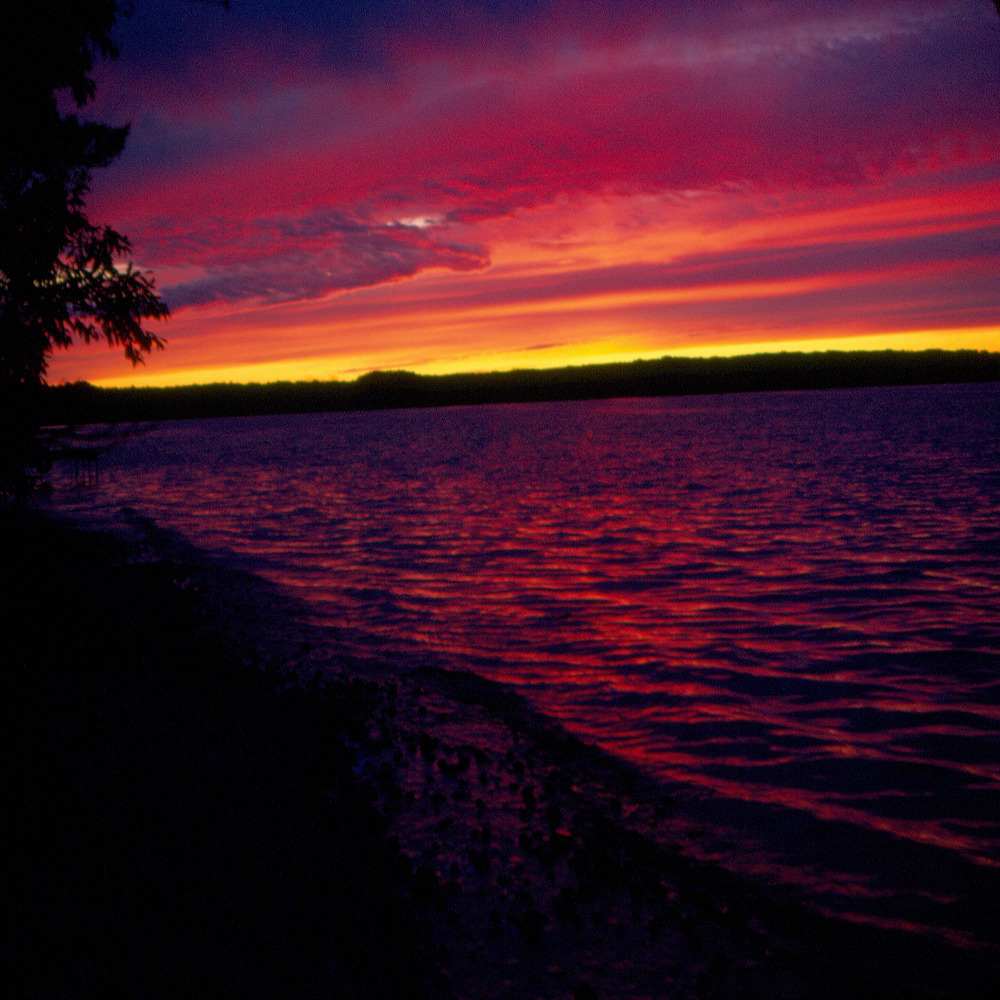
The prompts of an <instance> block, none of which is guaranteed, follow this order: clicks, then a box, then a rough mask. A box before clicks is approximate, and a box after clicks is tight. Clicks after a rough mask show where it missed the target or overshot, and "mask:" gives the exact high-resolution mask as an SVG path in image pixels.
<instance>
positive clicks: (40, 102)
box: [0, 0, 169, 494]
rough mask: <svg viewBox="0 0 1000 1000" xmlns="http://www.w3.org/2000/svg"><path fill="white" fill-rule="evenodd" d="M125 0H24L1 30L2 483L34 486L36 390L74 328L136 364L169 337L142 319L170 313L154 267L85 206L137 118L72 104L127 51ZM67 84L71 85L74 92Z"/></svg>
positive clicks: (89, 94)
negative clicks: (134, 259) (117, 34)
mask: <svg viewBox="0 0 1000 1000" xmlns="http://www.w3.org/2000/svg"><path fill="white" fill-rule="evenodd" d="M128 13H129V9H128V8H127V7H125V6H124V5H123V4H121V3H119V2H118V0H29V2H25V0H15V3H14V4H13V7H12V9H11V8H8V11H7V13H6V14H5V23H4V26H3V31H2V33H0V39H2V40H0V88H2V89H0V381H2V383H3V385H2V387H0V388H2V392H3V397H4V401H3V408H4V411H5V412H4V430H3V439H4V441H3V470H2V477H3V479H2V484H0V486H2V490H3V492H4V493H7V494H10V493H13V492H19V491H20V490H22V489H23V488H24V485H25V482H26V478H25V473H26V470H27V469H28V468H29V467H30V466H31V464H32V461H33V444H32V441H33V430H34V400H35V398H36V396H37V389H38V387H39V386H40V385H41V383H42V381H43V380H44V376H45V372H46V368H47V365H48V358H49V356H50V355H51V353H52V351H53V350H54V349H55V348H56V347H68V346H69V345H70V344H71V343H72V342H73V340H74V338H77V339H80V340H83V341H84V342H90V341H93V340H100V339H104V340H106V341H107V343H108V345H109V346H120V347H123V348H124V350H125V356H126V357H127V358H129V360H130V361H132V363H133V364H137V363H138V362H140V361H141V360H142V357H143V355H144V354H145V353H148V352H149V351H151V350H152V349H153V348H154V347H156V348H160V347H162V346H163V343H164V342H163V340H162V339H161V338H159V337H158V336H156V334H154V333H152V332H150V331H149V330H147V329H145V328H144V327H143V321H144V320H148V319H163V318H165V317H166V316H167V315H168V314H169V310H168V308H167V306H166V304H165V303H164V302H163V301H162V300H161V299H160V298H159V297H158V296H157V294H156V291H155V288H154V283H153V279H152V277H151V276H149V275H147V274H143V273H141V272H139V271H137V270H135V269H134V268H133V266H132V264H131V262H130V261H128V262H126V263H122V262H121V259H122V258H127V255H128V254H129V252H130V250H131V246H130V244H129V241H128V239H127V238H126V237H125V236H123V235H122V234H121V233H118V232H115V230H113V229H111V228H110V227H108V226H99V225H94V224H92V223H91V222H90V220H89V219H88V218H87V216H86V214H85V211H84V207H85V205H84V202H85V198H86V195H87V193H88V191H89V189H90V180H91V173H92V171H94V170H95V169H98V168H100V167H105V166H107V165H108V164H110V163H111V162H112V161H113V160H114V159H115V158H116V157H117V156H119V155H120V154H121V152H122V149H123V148H124V145H125V140H126V137H127V136H128V126H125V127H122V128H114V127H111V126H109V125H104V124H99V123H95V122H85V121H80V120H79V119H78V118H77V117H76V115H75V114H63V113H62V112H61V110H60V106H59V104H60V99H61V98H62V99H63V100H66V99H67V97H68V98H69V99H71V100H72V102H73V103H74V104H75V105H76V107H77V108H82V107H84V106H85V105H86V104H87V102H88V101H90V100H91V99H92V98H93V97H94V93H95V84H94V81H93V79H92V77H91V76H90V73H91V71H92V69H93V66H94V62H95V60H96V59H99V58H110V59H113V58H115V57H116V56H117V55H118V52H117V50H116V48H115V45H114V43H113V42H112V40H111V37H110V32H111V29H112V27H113V25H114V23H115V20H116V18H117V17H118V16H120V15H123V14H125V15H127V14H128ZM63 95H66V96H65V97H64V96H63Z"/></svg>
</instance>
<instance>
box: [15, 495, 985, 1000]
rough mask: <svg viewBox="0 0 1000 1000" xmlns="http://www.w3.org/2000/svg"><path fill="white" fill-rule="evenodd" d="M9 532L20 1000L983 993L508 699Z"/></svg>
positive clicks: (973, 963)
mask: <svg viewBox="0 0 1000 1000" xmlns="http://www.w3.org/2000/svg"><path fill="white" fill-rule="evenodd" d="M3 537H4V561H5V575H6V577H7V579H8V580H9V581H11V582H12V583H13V588H12V594H11V597H10V598H9V599H8V601H7V604H6V607H5V628H4V634H3V640H2V641H3V662H4V663H5V664H6V672H7V685H8V696H7V698H6V699H4V706H5V709H4V710H5V720H4V735H5V739H6V740H7V743H8V745H7V750H6V753H5V761H6V765H7V769H8V772H9V774H8V780H7V782H6V787H7V789H8V791H7V807H8V808H7V815H8V816H9V817H10V818H9V821H8V826H9V827H10V828H11V830H12V831H13V835H14V836H13V840H14V847H13V849H10V850H8V854H7V860H6V872H5V882H6V884H7V887H8V889H7V893H6V895H7V898H8V901H9V902H8V907H9V909H10V911H11V917H12V921H11V926H12V928H13V932H12V933H11V934H9V935H8V936H7V937H6V938H5V940H4V944H3V952H4V962H5V965H6V966H7V969H8V970H9V972H8V979H9V980H10V981H12V982H13V983H14V984H15V985H16V993H17V995H23V996H67V997H76V996H81V997H83V996H98V995H101V996H111V995H115V996H124V997H161V996H162V997H168V996H169V997H174V996H182V995H187V996H191V995H212V996H220V997H221V996H239V997H243V996H246V997H257V996H259V997H313V996H317V997H318V996H324V997H390V996H392V997H462V998H497V1000H501V998H504V1000H505V998H512V1000H513V998H529V997H531V998H534V997H539V998H541V997H544V998H557V1000H561V998H565V1000H569V998H574V1000H591V998H594V997H599V998H601V1000H605V998H613V997H618V998H626V997H628V998H640V997H649V998H654V997H670V998H678V1000H681V998H701V997H725V998H735V997H769V998H770V997H787V998H796V997H810V998H811V997H829V998H848V997H859V996H867V995H871V994H876V993H877V994H878V995H880V996H882V997H899V998H904V997H946V996H955V997H958V996H962V997H975V996H977V995H978V996H987V995H989V987H990V984H991V968H990V966H991V964H993V963H992V960H987V958H984V957H983V956H973V955H969V956H961V955H956V953H954V952H952V951H948V950H947V949H944V948H943V947H942V948H937V947H936V946H931V945H928V944H927V943H926V942H922V941H916V940H912V941H911V940H909V939H908V938H907V937H906V935H894V934H890V933H888V932H879V931H874V930H871V929H866V928H858V927H852V926H846V925H843V924H840V923H837V922H835V921H832V920H826V919H824V918H822V917H820V916H818V915H816V914H811V913H808V912H805V911H803V910H801V909H799V908H797V907H796V906H795V905H794V904H793V903H792V902H790V901H787V900H782V899H779V898H775V895H774V893H766V892H764V891H762V890H761V889H759V888H758V887H755V886H754V885H752V884H749V883H747V882H746V881H743V880H740V879H737V878H736V877H734V876H731V875H729V874H727V873H725V872H723V871H719V870H715V869H710V868H707V867H705V866H702V865H698V864H696V863H695V862H693V861H691V860H689V859H688V858H686V857H685V854H684V844H683V839H682V834H681V832H680V830H679V828H676V827H675V826H674V825H673V820H672V815H671V803H670V801H669V799H668V798H667V797H666V796H665V794H664V793H663V791H662V790H661V789H659V788H657V787H656V786H655V785H654V784H653V783H652V782H650V781H647V780H646V779H644V777H643V776H642V775H641V774H639V773H637V772H634V771H631V770H629V769H627V768H625V767H624V766H622V765H621V764H619V763H617V762H615V761H613V760H611V759H610V758H608V757H607V756H606V755H604V754H602V753H600V752H599V751H597V750H595V749H593V748H590V747H586V746H584V745H582V744H581V743H579V742H578V741H576V740H575V739H573V738H571V737H570V736H568V735H567V734H566V733H564V732H563V731H562V730H561V729H560V728H559V727H558V726H557V725H555V724H554V723H552V722H551V721H550V720H547V719H545V718H543V717H541V716H538V715H537V714H535V713H533V712H532V711H531V710H530V708H529V707H528V706H527V705H526V704H525V703H524V702H523V701H522V699H520V698H519V697H518V696H517V695H515V694H514V693H512V692H510V691H508V690H506V689H503V688H501V687H498V686H496V685H493V684H489V683H488V682H485V681H482V680H480V679H478V678H475V677H473V676H471V675H465V674H453V673H447V672H444V671H440V670H433V669H426V668H424V669H419V668H418V669H407V668H405V667H404V666H403V665H398V664H396V665H384V668H383V669H381V670H379V671H375V670H373V669H372V668H371V666H370V665H366V666H365V667H364V669H362V667H361V665H359V664H352V663H349V662H346V661H341V660H338V659H337V658H336V655H335V654H331V653H330V652H329V651H328V650H326V649H319V648H317V645H316V643H315V640H314V638H313V637H311V636H310V635H309V634H308V631H307V630H305V629H303V630H302V632H301V635H300V637H299V638H298V640H297V641H296V642H295V643H294V646H292V647H289V644H288V643H289V640H288V638H287V636H288V630H287V629H283V630H279V632H280V635H281V636H282V638H281V640H280V641H278V640H276V639H275V635H276V634H277V633H276V631H275V629H274V628H273V627H272V626H273V621H274V617H275V616H280V615H281V614H283V613H284V611H283V609H282V607H281V596H280V595H277V594H274V593H273V592H271V591H270V590H269V589H268V588H267V586H266V585H264V584H262V582H261V581H256V580H254V579H253V578H240V577H239V576H238V575H234V574H231V573H230V574H226V573H223V572H221V571H220V570H219V569H218V567H211V566H208V565H206V564H205V563H204V562H199V561H198V560H196V559H194V558H187V557H186V556H184V555H183V554H177V553H173V554H166V555H165V554H164V552H163V551H160V552H151V551H150V549H149V548H148V547H147V548H143V547H141V546H137V545H136V544H135V542H134V541H123V540H120V539H119V540H116V539H112V538H108V537H104V536H97V535H91V534H86V533H84V532H80V531H74V530H70V529H68V528H66V527H63V526H60V525H57V524H54V523H52V522H49V521H46V520H44V519H43V518H41V517H40V516H37V515H36V514H34V513H33V512H31V511H24V510H21V509H18V508H13V507H7V508H4V510H3ZM993 971H995V965H994V968H993Z"/></svg>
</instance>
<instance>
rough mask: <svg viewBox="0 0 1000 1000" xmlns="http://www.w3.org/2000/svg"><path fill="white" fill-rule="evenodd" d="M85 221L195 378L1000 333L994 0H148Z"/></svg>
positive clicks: (949, 341)
mask: <svg viewBox="0 0 1000 1000" xmlns="http://www.w3.org/2000/svg"><path fill="white" fill-rule="evenodd" d="M115 37H116V39H117V42H118V45H119V47H120V51H121V55H120V58H119V59H118V60H117V61H115V62H108V63H102V64H100V65H99V66H98V67H97V68H96V71H95V79H96V82H97V99H96V100H95V101H94V102H93V103H92V104H91V105H89V106H88V108H87V109H86V111H85V112H84V116H85V117H91V118H93V119H94V120H99V121H106V122H109V123H111V124H122V123H125V122H130V123H131V133H130V137H129V141H128V144H127V147H126V151H125V153H124V155H123V156H122V157H121V158H120V159H119V160H118V161H116V163H115V164H113V165H112V166H111V167H109V168H107V169H105V170H102V171H99V172H98V173H96V174H95V176H94V183H93V187H92V191H91V194H90V196H89V199H88V203H87V204H88V214H89V217H90V219H91V221H92V222H99V223H103V224H109V225H112V226H113V227H115V228H116V229H118V230H119V231H120V232H123V233H125V234H126V235H128V236H129V237H130V239H131V240H132V244H133V259H134V261H135V264H136V265H137V266H139V267H140V268H141V269H143V270H149V271H151V272H152V273H153V274H154V275H155V278H156V284H157V289H158V290H159V291H160V292H161V294H162V296H163V298H164V299H165V300H166V302H167V303H168V304H169V305H170V307H171V310H172V317H171V318H170V320H169V321H168V322H166V323H164V324H151V326H152V327H153V328H154V329H155V331H156V332H157V333H158V334H160V335H161V336H163V337H164V338H165V339H166V341H167V347H166V349H165V350H164V351H162V352H154V354H152V355H151V356H150V357H149V358H148V360H147V363H146V364H145V365H144V366H140V367H138V368H136V369H133V367H132V366H131V364H130V363H129V362H128V361H126V360H125V358H124V357H123V356H122V355H121V353H120V352H119V351H112V350H109V349H108V348H107V347H106V346H101V345H90V346H81V345H75V346H73V347H72V348H70V349H69V350H68V351H57V352H56V353H55V355H54V356H53V358H52V361H51V364H50V367H49V372H48V380H49V381H50V382H62V381H73V380H77V379H86V380H88V381H91V382H95V383H98V384H104V385H131V384H135V385H142V384H152V385H178V384H188V383H193V382H206V381H238V382H246V381H261V382H263V381H272V380H276V379H328V378H354V377H356V376H358V375H360V374H362V373H363V372H366V371H370V370H372V369H397V368H405V369H409V370H411V371H419V372H427V373H435V372H450V371H483V370H498V369H510V368H532V367H549V366H554V365H564V364H583V363H589V362H598V361H609V360H630V359H633V358H640V357H643V358H651V357H662V356H663V355H666V354H673V355H685V356H692V355H712V354H745V353H753V352H756V351H760V350H827V349H853V348H859V349H883V348H889V347H891V348H896V349H922V348H926V347H942V348H963V347H970V348H978V349H982V348H985V349H990V350H1000V280H998V277H1000V112H998V110H997V109H998V108H1000V16H998V12H997V8H996V7H995V6H994V5H993V3H992V2H989V0H885V2H874V0H836V2H823V0H780V2H776V0H748V2H738V0H729V2H723V0H579V2H574V0H440V2H439V0H339V2H321V0H231V4H230V8H229V10H228V11H227V10H224V9H223V8H222V7H221V6H218V5H213V4H212V3H208V2H190V0H136V2H135V10H134V14H133V16H132V18H131V19H130V20H128V21H126V22H122V23H121V24H120V25H119V26H118V27H117V28H116V36H115Z"/></svg>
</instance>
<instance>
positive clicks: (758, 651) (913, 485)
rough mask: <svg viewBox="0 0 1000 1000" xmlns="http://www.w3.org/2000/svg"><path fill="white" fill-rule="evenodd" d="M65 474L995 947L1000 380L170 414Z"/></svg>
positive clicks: (97, 515)
mask: <svg viewBox="0 0 1000 1000" xmlns="http://www.w3.org/2000/svg"><path fill="white" fill-rule="evenodd" d="M52 481H53V484H54V486H55V491H54V493H53V496H52V498H51V500H49V501H47V505H48V506H49V507H50V508H53V509H55V510H56V511H58V512H60V513H62V514H65V515H67V516H71V517H75V518H78V519H80V520H82V521H84V522H86V523H91V524H99V525H102V526H105V527H107V526H112V527H113V526H114V525H115V524H116V523H118V522H121V521H122V520H123V519H124V520H128V518H129V517H133V516H134V515H132V514H130V513H129V511H137V512H139V513H140V514H141V515H142V516H143V517H147V518H151V519H152V520H153V521H155V522H156V524H157V525H159V526H160V527H163V528H166V529H170V530H171V531H174V532H177V533H179V534H180V535H181V536H183V537H184V538H185V539H186V540H187V541H189V542H190V543H192V544H193V545H195V546H197V547H199V548H201V549H204V550H208V551H210V552H212V553H216V554H221V555H222V556H223V557H224V558H225V560H226V561H227V562H229V563H230V564H232V565H234V566H238V567H240V568H243V569H249V570H251V571H253V572H254V573H256V574H259V575H261V576H263V577H264V578H266V579H268V580H270V581H272V582H273V583H276V584H278V585H279V586H281V587H282V588H286V589H287V590H288V591H289V592H290V593H292V594H293V595H294V596H296V597H298V598H300V599H301V600H302V601H304V602H305V604H306V605H307V607H308V609H309V616H310V619H311V621H312V623H313V624H314V625H315V626H317V627H318V629H319V631H320V633H321V634H323V635H325V636H326V637H327V641H328V643H329V645H330V649H331V650H335V651H338V652H339V653H340V654H343V655H349V656H351V657H352V658H353V659H354V660H356V661H359V662H366V661H370V662H379V663H386V662H388V663H390V664H399V665H401V666H402V667H404V668H405V667H407V666H412V665H414V664H432V665H436V666H444V667H446V668H450V669H462V670H471V671H474V672H475V673H478V674H480V675H482V676H484V677H487V678H489V679H492V680H496V681H500V682H503V683H506V684H510V685H513V686H514V687H515V688H517V690H518V691H520V692H521V693H522V694H524V695H525V696H526V697H527V698H528V699H529V701H530V702H531V703H532V704H533V705H535V706H536V707H537V708H539V709H540V710H541V711H543V712H545V713H547V714H549V715H551V716H553V717H555V718H557V719H558V720H559V721H560V722H561V723H562V724H563V725H564V726H565V727H566V728H567V729H568V730H570V731H571V732H573V733H575V734H577V735H579V736H580V737H581V738H583V739H584V740H586V741H588V742H592V743H596V744H599V745H600V746H601V747H603V748H605V749H606V750H608V751H610V752H611V753H612V754H614V755H616V756H618V757H620V758H623V759H624V760H626V761H628V762H630V763H632V764H635V765H638V766H639V767H641V768H642V769H643V770H645V771H646V772H647V773H649V774H651V775H653V776H655V777H656V778H657V779H658V780H659V781H660V782H662V784H663V786H664V787H665V788H666V789H668V790H669V791H670V793H671V794H672V795H673V796H674V797H675V799H676V801H677V803H678V807H677V808H678V814H679V817H680V819H681V821H683V822H685V823H687V829H688V832H689V840H688V844H689V847H688V849H689V851H690V852H691V853H692V854H693V855H695V856H697V857H700V858H703V859H706V860H712V861H716V862H719V863H721V864H723V865H724V866H726V867H729V868H731V869H733V870H737V871H741V872H745V873H750V874H752V875H753V876H755V877H757V878H760V879H762V880H764V881H765V882H768V883H769V884H771V885H772V886H776V887H781V891H785V892H789V893H792V894H794V895H796V896H799V897H801V898H803V899H805V900H806V901H807V902H808V903H809V904H810V905H812V906H814V907H816V908H817V909H820V910H822V911H824V912H827V913H833V914H837V915H840V916H843V917H845V918H848V919H851V920H855V921H861V922H868V923H874V924H877V925H879V926H883V927H894V928H902V929H910V930H913V931H915V932H918V933H925V934H932V935H934V936H936V937H939V938H944V939H947V940H948V941H950V942H952V943H953V944H956V945H958V946H961V947H980V946H982V945H985V944H989V943H990V942H995V941H996V939H997V936H998V934H997V922H996V921H997V917H996V915H995V913H994V909H995V900H996V898H998V895H1000V385H998V384H996V383H992V384H985V385H957V386H934V387H905V388H890V389H861V390H841V391H829V392H800V393H765V394H745V395H728V396H700V397H678V398H665V399H630V400H610V401H597V402H593V401H588V402H577V403H544V404H524V405H506V406H484V407H456V408H448V409H428V410H407V411H379V412H366V413H340V414H314V415H305V416H281V417H258V418H252V419H220V420H204V421H187V422H176V423H167V424H162V425H160V426H159V427H157V428H155V429H153V430H152V431H150V432H149V433H147V434H145V435H143V436H140V437H136V438H132V439H130V440H128V441H126V442H123V443H122V444H121V445H119V446H118V447H116V448H115V449H114V450H112V451H111V452H109V453H108V454H107V455H105V456H103V458H102V464H101V484H100V487H99V488H98V489H96V490H94V489H86V490H83V489H81V490H77V489H74V488H73V477H72V472H71V470H66V469H62V470H57V474H55V475H53V477H52ZM123 508H126V511H125V512H124V513H123V512H122V509H123Z"/></svg>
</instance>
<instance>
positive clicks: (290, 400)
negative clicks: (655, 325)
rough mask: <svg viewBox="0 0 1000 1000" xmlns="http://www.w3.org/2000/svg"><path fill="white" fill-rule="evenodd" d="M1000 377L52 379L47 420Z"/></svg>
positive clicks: (871, 363)
mask: <svg viewBox="0 0 1000 1000" xmlns="http://www.w3.org/2000/svg"><path fill="white" fill-rule="evenodd" d="M995 381H1000V352H995V351H939V350H929V351H849V352H845V351H825V352H815V353H808V354H805V353H787V354H750V355H742V356H740V357H733V358H673V357H664V358H660V359H659V360H656V361H629V362H621V363H616V364H602V365H582V366H572V367H566V368H544V369H519V370H515V371H504V372H483V373H470V374H459V375H417V374H414V373H413V372H408V371H375V372H370V373H369V374H367V375H362V376H361V377H360V378H359V379H357V380H356V381H353V382H268V383H264V384H260V383H250V384H239V383H234V382H225V383H215V384H212V385H189V386H180V387H176V388H165V389H157V388H132V389H101V388H97V387H96V386H92V385H90V384H89V383H87V382H74V383H69V384H66V385H58V386H45V387H44V390H43V397H42V417H43V419H42V422H43V423H45V424H50V425H52V424H68V425H78V424H87V423H127V422H133V421H149V420H152V421H156V420H177V419H183V418H191V417H235V416H241V417H243V416H259V415H263V414H274V413H319V412H329V411H342V410H384V409H403V408H408V407H424V406H467V405H475V404H481V403H535V402H550V401H553V400H570V399H615V398H626V397H630V396H686V395H700V394H705V393H730V392H786V391H790V390H799V389H846V388H852V387H859V386H891V385H926V384H940V383H952V382H995Z"/></svg>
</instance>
